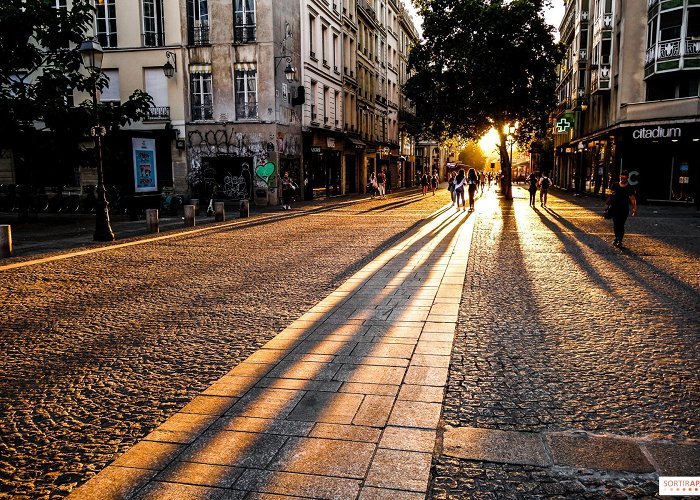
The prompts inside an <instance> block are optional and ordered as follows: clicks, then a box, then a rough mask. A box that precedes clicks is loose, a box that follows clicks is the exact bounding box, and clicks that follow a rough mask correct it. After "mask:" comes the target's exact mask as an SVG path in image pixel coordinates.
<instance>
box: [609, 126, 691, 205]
mask: <svg viewBox="0 0 700 500" xmlns="http://www.w3.org/2000/svg"><path fill="white" fill-rule="evenodd" d="M619 137H620V140H621V144H620V149H621V150H622V154H621V169H624V170H628V171H629V172H630V183H631V184H633V185H635V186H636V187H637V193H638V195H639V197H640V199H642V200H652V201H654V200H663V201H685V202H693V201H694V199H695V198H696V197H697V196H698V187H699V185H700V182H699V179H698V175H699V174H700V172H699V169H700V123H668V124H653V125H650V124H647V125H642V126H636V127H627V128H624V129H622V131H621V133H620V135H619Z"/></svg>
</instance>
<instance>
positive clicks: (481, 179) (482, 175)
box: [479, 172, 486, 194]
mask: <svg viewBox="0 0 700 500" xmlns="http://www.w3.org/2000/svg"><path fill="white" fill-rule="evenodd" d="M479 185H480V186H481V194H484V186H485V185H486V174H485V173H483V172H481V173H480V174H479Z"/></svg>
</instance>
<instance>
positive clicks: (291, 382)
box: [255, 377, 342, 392]
mask: <svg viewBox="0 0 700 500" xmlns="http://www.w3.org/2000/svg"><path fill="white" fill-rule="evenodd" d="M341 385H342V382H337V381H330V380H304V379H293V378H269V377H263V378H262V379H260V380H259V381H258V382H257V384H255V386H256V387H269V388H273V389H292V390H305V391H326V392H337V391H338V389H340V386H341Z"/></svg>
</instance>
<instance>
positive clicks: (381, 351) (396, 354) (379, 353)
mask: <svg viewBox="0 0 700 500" xmlns="http://www.w3.org/2000/svg"><path fill="white" fill-rule="evenodd" d="M412 354H413V345H412V344H391V343H383V342H382V343H379V342H372V343H368V342H363V343H361V344H358V345H357V347H355V349H354V350H353V351H352V356H358V357H362V356H371V357H385V358H386V357H390V358H406V359H409V358H410V357H411V355H412Z"/></svg>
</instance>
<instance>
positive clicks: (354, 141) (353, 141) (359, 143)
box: [347, 137, 367, 149]
mask: <svg viewBox="0 0 700 500" xmlns="http://www.w3.org/2000/svg"><path fill="white" fill-rule="evenodd" d="M347 139H348V141H350V143H351V144H353V145H354V146H355V147H356V148H357V149H363V148H366V147H367V144H366V143H364V142H362V141H361V140H360V139H355V138H354V137H348V138H347Z"/></svg>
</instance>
